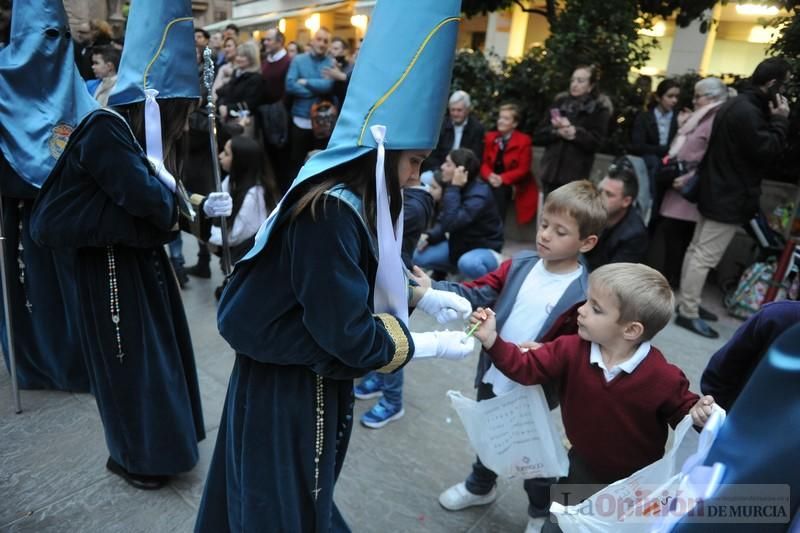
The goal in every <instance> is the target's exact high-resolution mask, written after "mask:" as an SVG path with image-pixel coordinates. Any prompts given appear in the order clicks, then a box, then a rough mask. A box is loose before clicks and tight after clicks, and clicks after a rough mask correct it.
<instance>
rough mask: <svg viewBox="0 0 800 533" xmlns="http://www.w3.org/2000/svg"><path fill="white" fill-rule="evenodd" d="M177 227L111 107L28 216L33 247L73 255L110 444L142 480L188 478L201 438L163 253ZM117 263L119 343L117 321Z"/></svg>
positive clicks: (93, 118) (173, 285)
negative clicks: (114, 315)
mask: <svg viewBox="0 0 800 533" xmlns="http://www.w3.org/2000/svg"><path fill="white" fill-rule="evenodd" d="M176 222H177V208H176V202H175V198H174V195H173V194H172V193H171V192H170V191H169V190H168V189H167V188H166V187H165V186H164V185H162V184H161V182H160V181H159V180H158V179H157V178H156V177H155V175H154V173H153V169H152V167H151V166H150V164H149V163H148V162H147V159H146V157H145V154H144V152H143V151H142V149H141V147H140V146H139V144H138V143H137V142H136V140H135V138H134V136H133V133H132V132H131V130H130V128H129V127H128V125H127V123H126V122H125V121H124V120H123V119H122V118H121V117H120V116H119V115H117V114H115V113H113V112H110V111H108V110H98V111H95V112H93V113H91V114H90V115H88V116H87V117H86V118H85V119H84V120H83V122H82V123H81V124H80V125H79V126H78V128H77V129H76V130H75V131H74V132H73V134H72V136H71V138H70V141H69V144H68V145H67V147H66V149H65V150H64V153H63V154H62V156H61V158H60V159H59V161H58V163H57V164H56V167H55V169H54V170H53V172H52V173H51V174H50V177H49V178H48V179H47V181H46V182H45V184H44V186H43V187H42V190H41V193H40V194H39V197H38V198H37V200H36V203H35V204H34V207H33V214H32V215H31V235H32V236H33V238H34V240H36V241H37V242H39V243H41V244H42V245H45V246H49V247H52V248H57V249H61V248H68V249H74V250H75V257H76V259H75V272H76V277H75V283H76V285H77V290H78V300H79V308H78V310H77V313H76V314H77V316H79V317H80V318H81V320H80V321H79V325H80V338H81V343H82V346H83V351H84V354H85V356H86V363H87V366H88V367H89V373H90V380H91V384H92V392H93V393H94V395H95V398H96V399H97V406H98V408H99V410H100V417H101V419H102V421H103V428H104V430H105V436H106V443H107V444H108V448H109V452H110V454H111V457H112V458H113V459H114V460H115V461H117V462H118V463H119V464H120V465H122V466H123V467H124V468H125V469H126V470H128V471H130V472H134V473H137V474H147V475H173V474H177V473H179V472H185V471H187V470H190V469H191V468H192V467H193V466H194V465H195V464H196V463H197V459H198V451H197V442H198V441H199V440H202V439H203V438H204V437H205V429H204V426H203V415H202V411H201V407H200V393H199V390H198V384H197V370H196V367H195V362H194V353H193V351H192V343H191V339H190V337H189V328H188V324H187V322H186V316H185V314H184V311H183V304H182V303H181V297H180V291H179V289H178V284H177V281H176V279H175V275H174V273H173V271H172V268H171V266H170V263H169V259H168V258H167V256H166V254H165V252H164V247H163V244H164V243H167V242H169V241H171V240H172V239H173V238H174V232H173V231H172V229H173V228H174V226H175V224H176ZM112 256H113V260H114V261H115V263H116V278H117V283H116V285H117V288H118V295H119V314H118V316H119V333H120V336H119V342H118V340H117V339H118V337H117V330H116V328H115V323H114V322H113V321H112V316H111V312H110V309H111V304H110V289H111V288H112V287H111V276H110V270H111V268H110V264H109V263H110V261H111V257H112ZM112 292H113V291H112ZM119 344H121V349H122V353H123V354H124V357H122V358H120V357H118V356H119V348H118V345H119Z"/></svg>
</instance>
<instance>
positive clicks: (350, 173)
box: [292, 150, 403, 235]
mask: <svg viewBox="0 0 800 533" xmlns="http://www.w3.org/2000/svg"><path fill="white" fill-rule="evenodd" d="M401 154H402V151H401V150H386V160H385V162H384V169H385V172H386V188H387V190H388V192H389V199H390V204H389V210H390V212H391V216H392V222H393V223H397V218H398V217H399V216H400V211H401V210H402V208H403V193H402V191H401V190H400V177H399V175H398V173H397V169H398V164H399V163H400V155H401ZM377 158H378V152H377V150H370V151H369V152H367V153H366V154H364V155H362V156H360V157H357V158H356V159H353V160H351V161H348V162H346V163H343V164H341V165H339V166H336V167H333V168H331V169H329V170H327V171H325V172H323V173H322V174H320V175H319V176H318V177H316V178H312V180H311V181H310V184H309V186H308V188H307V189H306V190H305V192H303V193H302V196H300V198H299V199H298V200H297V202H296V203H295V205H294V208H293V209H292V220H294V219H295V218H297V217H298V216H299V215H300V214H301V213H302V212H303V211H304V210H306V209H310V210H311V216H312V218H313V219H314V220H316V219H317V209H318V207H319V202H320V200H322V201H323V209H324V206H325V201H326V200H327V198H328V197H327V196H325V192H326V191H328V190H329V189H331V188H332V187H333V186H335V185H337V184H340V183H341V184H343V185H345V186H346V187H347V188H348V189H350V190H352V191H354V192H356V193H357V194H359V195H360V196H361V198H362V202H363V204H362V205H363V214H364V218H365V219H366V222H367V227H368V228H369V230H370V231H371V232H372V234H373V235H375V234H376V233H377V231H376V226H377V224H376V215H377V202H376V200H375V166H376V165H377Z"/></svg>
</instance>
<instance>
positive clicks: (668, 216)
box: [75, 20, 788, 336]
mask: <svg viewBox="0 0 800 533" xmlns="http://www.w3.org/2000/svg"><path fill="white" fill-rule="evenodd" d="M75 39H76V47H75V54H76V61H77V63H78V65H79V68H80V70H81V73H82V74H83V75H84V77H85V78H86V79H87V87H88V90H89V91H90V92H91V93H92V94H93V95H94V96H95V97H96V98H97V100H98V101H99V102H100V103H101V104H102V105H104V104H105V103H106V100H107V97H108V94H109V93H110V91H111V89H112V88H113V85H114V83H115V80H116V72H117V69H118V67H119V54H120V49H121V46H122V44H123V41H122V40H121V39H114V38H113V36H112V34H111V29H110V27H109V25H108V24H107V23H105V22H103V21H97V20H93V21H91V22H89V23H85V24H82V25H80V26H79V27H78V28H77V31H76V33H75ZM195 44H196V47H197V61H198V83H201V85H202V77H203V76H202V74H203V51H204V50H205V48H206V47H209V48H211V50H212V54H213V58H214V64H215V67H216V77H215V80H214V83H213V87H212V96H213V97H214V99H215V103H216V109H217V120H218V124H217V130H218V135H219V139H218V144H219V146H220V147H221V148H222V147H224V146H226V143H227V141H228V140H230V139H231V138H233V137H236V136H238V135H244V136H246V137H249V138H251V139H253V140H255V141H256V142H257V144H258V145H259V146H260V147H261V151H262V152H263V156H264V158H265V168H268V169H269V170H268V173H269V175H270V176H271V180H272V181H274V183H275V186H276V189H277V192H276V194H278V195H279V194H281V193H283V192H285V191H286V190H287V189H288V187H289V185H290V184H291V182H292V181H293V179H294V177H295V176H296V174H297V172H298V171H299V169H300V168H301V167H302V165H303V164H304V163H305V161H306V160H307V158H308V157H309V154H312V153H314V152H315V151H317V150H321V149H324V148H325V146H326V144H327V142H328V139H329V137H330V133H331V131H332V129H333V125H334V124H335V121H336V117H337V113H338V110H339V109H341V106H342V105H343V103H344V99H345V96H346V94H347V86H348V83H349V79H350V76H351V75H352V72H353V68H354V67H355V63H356V60H357V55H358V49H359V47H360V41H359V42H352V41H349V40H347V39H345V38H342V37H340V36H335V35H333V34H332V33H331V31H330V30H328V29H327V28H324V27H322V28H319V29H318V30H317V31H316V32H315V33H314V34H313V35H312V37H311V40H310V42H308V43H307V44H306V46H305V48H304V47H303V46H302V45H301V44H299V43H296V42H287V41H286V37H285V36H284V35H283V34H282V33H281V32H280V31H279V30H278V29H277V28H271V29H269V30H267V31H265V32H264V33H263V37H262V38H261V41H260V42H259V43H256V42H254V41H245V40H243V39H241V36H240V32H239V29H238V28H237V27H236V26H235V25H233V24H231V25H229V26H228V27H226V28H225V30H224V31H222V32H216V33H213V34H211V33H209V32H207V31H206V30H204V29H202V28H197V29H196V30H195ZM786 72H787V68H786V63H785V61H784V60H782V59H769V60H766V61H764V62H763V63H762V64H761V65H759V68H758V69H756V71H755V72H754V74H753V77H752V84H751V85H752V88H751V89H748V90H746V91H744V92H743V94H741V95H739V96H735V95H734V94H732V93H733V92H735V91H732V90H731V89H729V88H728V87H726V86H725V84H724V83H723V82H722V81H721V80H720V79H718V78H715V77H708V78H705V79H702V80H700V81H699V82H698V83H697V84H696V86H695V87H694V98H693V100H692V102H693V105H692V107H691V108H685V109H679V105H678V104H679V101H681V98H680V97H681V94H680V91H681V85H680V83H679V82H678V81H677V80H675V79H670V78H666V79H663V80H662V81H661V82H660V83H658V85H657V86H656V88H655V91H654V92H652V93H651V92H650V89H651V85H650V84H651V83H652V80H651V79H650V78H649V77H644V76H643V77H641V78H640V80H638V82H637V83H638V85H637V87H638V88H639V91H638V92H637V94H641V99H642V109H641V112H640V113H639V114H638V115H637V116H636V117H635V120H634V123H633V127H632V131H631V137H630V139H629V143H628V145H627V150H626V151H627V154H628V155H626V156H620V157H618V158H617V159H616V160H615V161H614V162H613V164H611V165H610V167H609V168H608V170H607V172H606V173H605V175H604V177H603V179H602V180H601V181H600V182H599V184H598V187H599V190H600V193H601V197H602V198H603V201H604V202H605V205H606V209H607V211H608V221H607V227H606V228H605V230H604V231H603V232H602V234H601V235H600V238H599V243H598V245H597V246H596V247H594V249H593V250H592V251H591V252H590V253H588V254H586V257H585V258H584V261H585V262H586V264H587V265H588V267H589V268H590V269H595V268H598V267H600V266H602V265H604V264H608V263H613V262H646V263H647V264H649V265H651V266H653V267H655V268H656V269H658V270H659V271H660V272H661V273H663V274H664V275H665V276H666V278H667V280H668V282H669V283H670V285H671V286H672V287H673V289H675V290H680V291H681V298H680V304H679V314H678V318H677V323H678V324H679V325H681V326H683V327H686V328H687V329H689V330H691V331H693V332H695V333H698V334H700V335H704V336H715V335H716V332H715V331H714V330H713V329H711V328H710V327H709V326H708V324H707V323H706V322H705V321H706V320H714V319H715V318H716V317H715V316H714V315H713V313H710V312H709V311H708V310H706V309H705V308H702V307H700V305H699V299H700V291H701V290H702V286H703V284H704V282H705V274H706V273H707V272H708V270H709V269H710V268H713V267H714V266H716V264H717V262H719V260H720V258H721V257H722V253H723V252H724V250H725V248H726V246H727V243H728V242H729V241H730V239H731V238H732V236H733V233H734V231H735V229H736V228H737V227H739V226H740V225H741V224H743V223H746V222H747V221H748V220H749V219H750V218H751V217H752V216H753V214H754V211H755V210H757V208H758V197H759V191H760V189H759V186H760V181H761V180H762V179H763V177H764V176H763V171H762V169H763V168H764V166H763V165H764V164H765V163H767V162H768V160H770V159H773V158H775V157H777V155H778V154H779V153H780V152H781V150H782V149H783V144H784V140H785V136H786V122H785V121H786V118H785V117H786V115H787V113H788V111H787V109H788V104H787V103H786V101H785V98H784V99H783V100H779V98H783V97H782V96H780V94H781V92H782V87H781V85H782V84H783V83H784V81H785V79H786ZM601 83H602V80H601V79H600V77H599V72H598V69H597V68H596V67H595V66H594V65H579V66H577V67H576V68H575V69H574V70H573V72H572V76H571V78H570V84H569V87H568V88H567V90H566V91H564V92H563V93H560V94H558V95H557V96H556V97H555V99H554V101H553V103H552V104H551V105H550V106H549V107H548V109H547V110H546V112H545V113H544V116H542V117H541V119H540V120H539V121H538V123H537V126H536V127H535V128H534V130H533V131H532V132H530V134H528V133H525V132H522V131H520V130H519V125H520V124H521V123H522V120H521V119H522V118H523V117H521V116H520V111H519V108H518V107H517V106H516V105H514V104H513V103H510V102H507V103H501V104H500V105H498V107H497V108H496V123H495V125H494V126H495V127H494V128H493V129H491V130H489V131H487V129H486V128H485V125H484V124H482V123H481V121H480V120H479V119H478V118H477V116H476V115H475V114H474V113H471V111H472V101H471V98H470V95H469V94H468V93H467V92H466V91H463V90H457V91H455V92H453V94H452V95H451V97H450V99H449V102H448V108H447V112H446V113H445V115H444V117H443V120H442V126H441V130H440V137H439V141H438V143H437V146H436V147H435V148H434V149H433V150H432V152H431V153H430V155H429V157H428V158H427V159H426V160H425V162H424V163H423V165H422V176H421V182H420V183H418V184H416V185H414V186H412V187H409V189H408V190H407V191H406V194H405V196H406V204H407V209H408V212H409V213H410V215H409V216H407V217H406V219H407V220H406V228H407V229H408V232H409V235H407V236H406V239H405V243H406V245H405V247H404V253H405V255H404V259H405V261H406V264H407V266H409V267H411V266H412V265H413V264H418V265H419V266H422V267H425V268H428V269H429V270H430V271H432V273H433V275H434V277H435V278H436V279H444V278H445V277H447V276H448V275H456V276H461V277H464V278H467V279H473V278H477V277H480V276H482V275H484V274H486V273H488V272H491V271H492V270H494V269H495V268H497V266H498V265H499V264H500V263H501V262H502V260H503V256H502V255H501V254H502V251H503V246H504V243H505V239H506V224H507V222H511V223H513V222H516V224H518V225H520V226H521V227H522V228H523V231H528V232H529V233H530V234H529V235H528V237H530V238H533V235H534V233H535V232H536V227H535V224H534V227H532V228H529V226H528V225H529V224H533V223H535V221H536V219H537V215H538V208H539V204H540V203H541V202H542V200H543V199H544V198H546V197H547V195H548V194H549V193H550V192H551V191H553V190H554V189H556V188H558V187H559V186H561V185H564V184H566V183H570V182H572V181H578V180H583V179H590V178H591V171H592V168H593V165H594V160H595V153H596V151H597V150H598V149H599V147H600V146H601V145H602V144H603V142H604V141H605V139H606V137H607V135H608V130H609V126H610V120H611V117H612V116H613V106H612V104H611V99H610V98H609V97H608V96H607V95H606V94H604V93H603V92H602V90H601ZM776 95H778V96H776ZM205 96H206V95H205V93H204V98H205ZM204 106H205V100H204V101H203V102H202V105H201V106H199V107H198V110H197V111H195V113H193V115H192V117H190V123H189V136H188V137H189V142H188V143H187V146H188V150H189V158H188V163H187V172H186V176H185V177H184V181H185V182H186V183H187V185H188V186H189V189H190V190H191V191H193V192H198V193H200V194H206V193H208V192H210V191H211V190H213V183H212V173H211V172H210V171H209V168H210V166H211V164H212V162H213V159H212V157H211V155H210V154H209V153H208V149H207V146H208V144H207V141H208V123H207V117H206V113H205V108H204ZM728 109H732V110H733V112H731V113H728V112H727V110H728ZM743 118H744V120H743ZM717 130H720V131H717ZM715 140H716V142H715ZM533 147H542V148H544V153H543V155H542V157H541V161H538V162H537V164H536V165H534V164H533ZM534 168H538V172H537V175H534V173H533V170H534ZM742 169H745V170H744V171H743V170H742ZM698 177H699V179H698ZM691 191H694V193H695V196H694V197H692V196H691V194H690V192H691ZM712 198H713V199H714V201H713V202H712V201H711V199H712ZM412 204H414V205H412ZM512 206H513V213H514V215H515V216H514V217H511V216H509V215H508V213H509V211H510V208H511V207H512ZM711 227H714V228H716V230H718V231H716V232H713V231H711V229H710V228H711ZM526 228H529V229H526ZM700 230H702V231H700ZM415 236H416V237H415ZM412 240H413V241H414V243H413V246H412ZM711 242H713V243H714V246H711V247H710V246H709V243H711ZM180 244H181V243H180V242H176V243H173V247H172V249H173V254H172V257H173V264H174V266H175V267H176V271H177V273H178V276H179V279H180V280H181V282H182V283H184V284H185V283H186V282H187V281H188V276H187V274H189V275H193V276H198V277H210V266H209V265H210V254H209V253H208V251H207V248H206V246H205V243H200V252H199V257H198V262H197V264H195V265H193V266H191V267H188V268H184V266H183V257H182V253H181V252H180ZM712 248H713V250H712ZM687 250H688V252H687ZM684 257H685V258H684Z"/></svg>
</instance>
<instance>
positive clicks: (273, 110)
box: [258, 101, 289, 148]
mask: <svg viewBox="0 0 800 533" xmlns="http://www.w3.org/2000/svg"><path fill="white" fill-rule="evenodd" d="M258 117H259V119H260V120H261V131H262V132H263V134H264V143H265V144H267V145H268V146H275V147H277V148H283V147H284V146H286V143H287V142H288V141H289V114H288V113H287V112H286V106H285V105H284V103H283V102H280V101H279V102H275V103H274V104H264V105H261V106H258Z"/></svg>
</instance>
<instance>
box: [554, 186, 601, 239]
mask: <svg viewBox="0 0 800 533" xmlns="http://www.w3.org/2000/svg"><path fill="white" fill-rule="evenodd" d="M544 212H545V213H566V214H567V215H569V216H570V217H572V218H573V219H575V221H576V222H577V223H578V233H579V234H580V238H581V239H585V238H587V237H589V236H590V235H598V236H599V235H600V233H602V232H603V228H605V227H606V221H607V220H608V213H607V212H606V208H605V205H603V199H602V197H601V196H600V191H599V190H598V189H597V187H595V186H594V184H593V183H592V182H591V181H589V180H580V181H573V182H570V183H567V184H566V185H562V186H561V187H559V188H558V189H556V190H554V191H553V192H551V193H550V194H548V195H547V199H546V200H545V201H544Z"/></svg>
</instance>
